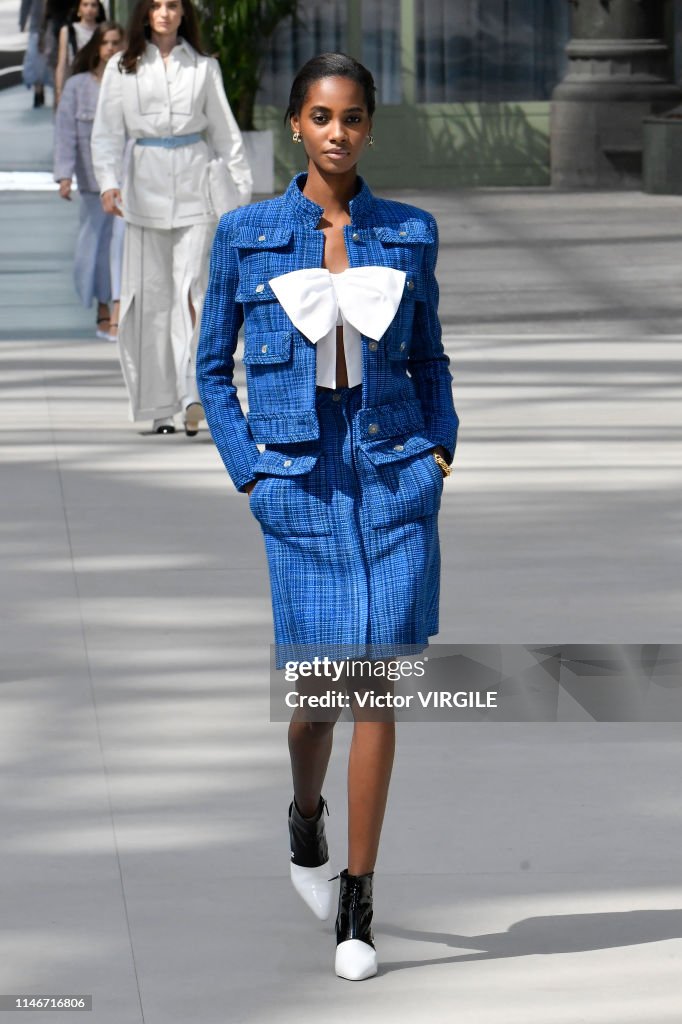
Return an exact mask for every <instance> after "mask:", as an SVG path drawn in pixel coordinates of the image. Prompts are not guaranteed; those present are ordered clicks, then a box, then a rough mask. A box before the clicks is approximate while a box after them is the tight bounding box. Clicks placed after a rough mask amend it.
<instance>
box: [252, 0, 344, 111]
mask: <svg viewBox="0 0 682 1024" xmlns="http://www.w3.org/2000/svg"><path fill="white" fill-rule="evenodd" d="M346 23H347V0H304V2H303V3H302V4H301V12H300V14H299V18H298V22H297V24H294V23H293V20H292V19H291V18H287V19H286V21H283V22H282V24H281V25H280V26H279V27H278V28H277V30H276V31H275V33H274V34H273V36H272V39H271V40H270V45H269V47H268V50H267V53H266V55H265V60H264V62H263V75H262V78H261V89H260V91H259V93H258V103H261V104H266V103H271V104H274V105H275V106H278V107H282V108H284V107H286V104H287V100H288V99H289V90H290V89H291V83H292V81H293V79H294V76H295V75H296V72H297V71H298V70H299V68H300V67H301V66H302V65H303V64H305V62H306V61H307V60H310V58H311V57H315V56H316V55H317V54H318V53H329V52H338V51H341V52H345V50H346Z"/></svg>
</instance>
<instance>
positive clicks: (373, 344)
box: [368, 341, 379, 352]
mask: <svg viewBox="0 0 682 1024" xmlns="http://www.w3.org/2000/svg"><path fill="white" fill-rule="evenodd" d="M368 348H369V350H370V352H376V350H377V349H378V348H379V342H378V341H370V343H369V345H368Z"/></svg>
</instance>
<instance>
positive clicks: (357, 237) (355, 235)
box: [352, 231, 360, 242]
mask: <svg viewBox="0 0 682 1024" xmlns="http://www.w3.org/2000/svg"><path fill="white" fill-rule="evenodd" d="M352 238H353V241H354V242H359V241H360V235H359V234H358V233H357V231H354V232H353V235H352Z"/></svg>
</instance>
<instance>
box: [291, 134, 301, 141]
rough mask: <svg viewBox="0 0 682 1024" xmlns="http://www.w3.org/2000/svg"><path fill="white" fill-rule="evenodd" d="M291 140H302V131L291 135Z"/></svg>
mask: <svg viewBox="0 0 682 1024" xmlns="http://www.w3.org/2000/svg"><path fill="white" fill-rule="evenodd" d="M291 141H292V142H300V141H301V133H300V132H294V134H293V135H292V136H291Z"/></svg>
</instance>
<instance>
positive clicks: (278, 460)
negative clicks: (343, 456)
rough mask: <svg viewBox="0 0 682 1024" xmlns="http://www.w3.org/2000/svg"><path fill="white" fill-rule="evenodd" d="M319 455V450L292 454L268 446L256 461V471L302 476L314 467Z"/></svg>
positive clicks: (270, 474) (277, 474)
mask: <svg viewBox="0 0 682 1024" xmlns="http://www.w3.org/2000/svg"><path fill="white" fill-rule="evenodd" d="M319 457H320V453H319V452H308V453H306V454H305V455H291V454H288V453H286V452H278V451H273V450H272V449H270V448H266V449H265V451H264V452H261V454H260V457H259V458H258V460H257V461H256V465H255V467H254V472H255V473H264V474H265V475H266V476H301V475H302V474H303V473H309V472H310V471H311V469H313V467H314V466H315V464H316V462H317V460H318V459H319Z"/></svg>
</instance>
